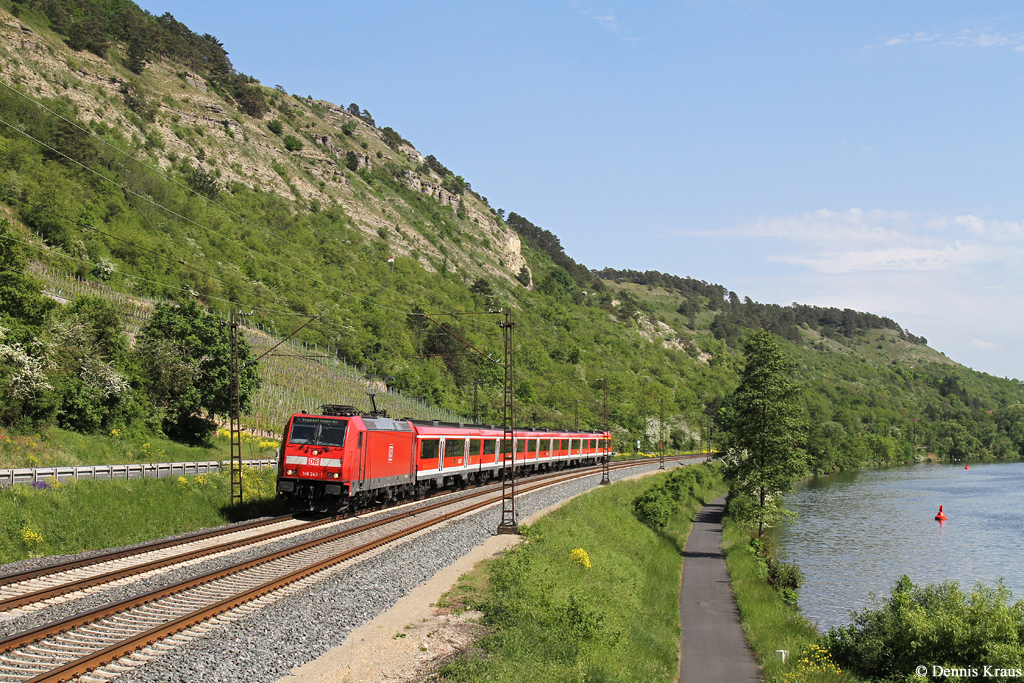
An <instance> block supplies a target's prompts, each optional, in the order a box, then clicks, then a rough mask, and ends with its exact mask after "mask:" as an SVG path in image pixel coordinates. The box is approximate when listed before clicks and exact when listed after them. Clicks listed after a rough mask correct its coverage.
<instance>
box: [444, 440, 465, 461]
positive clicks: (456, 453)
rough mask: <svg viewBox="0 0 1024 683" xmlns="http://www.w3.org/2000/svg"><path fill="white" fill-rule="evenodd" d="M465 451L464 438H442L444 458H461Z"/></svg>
mask: <svg viewBox="0 0 1024 683" xmlns="http://www.w3.org/2000/svg"><path fill="white" fill-rule="evenodd" d="M465 452H466V440H465V439H445V440H444V457H446V458H461V457H462V456H463V454H465Z"/></svg>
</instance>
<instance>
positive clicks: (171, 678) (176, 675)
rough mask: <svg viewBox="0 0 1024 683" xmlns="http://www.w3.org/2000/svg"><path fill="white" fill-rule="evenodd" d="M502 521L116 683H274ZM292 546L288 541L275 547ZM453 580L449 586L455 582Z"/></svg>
mask: <svg viewBox="0 0 1024 683" xmlns="http://www.w3.org/2000/svg"><path fill="white" fill-rule="evenodd" d="M657 468H658V463H657V462H651V463H650V464H644V465H638V466H636V467H632V468H629V469H626V470H620V471H617V472H612V473H611V476H612V479H613V480H615V479H618V478H624V477H629V476H633V475H636V474H640V473H642V472H648V471H651V470H656V469H657ZM599 481H600V474H595V475H593V476H589V477H586V478H584V479H581V480H578V481H574V482H567V483H563V484H558V485H555V486H551V487H548V488H545V489H543V490H541V491H537V492H534V493H529V494H523V495H521V496H519V497H517V499H516V509H517V513H518V516H519V518H520V519H522V518H525V517H526V516H528V515H530V514H533V513H534V512H537V511H539V510H543V509H545V508H547V507H549V506H551V505H553V504H555V503H557V502H559V501H562V500H565V499H566V498H571V497H573V496H576V495H578V494H580V493H584V492H586V491H588V490H590V489H592V488H594V487H595V486H597V485H598V482H599ZM500 517H501V507H500V504H498V505H496V506H491V507H488V508H486V509H485V510H482V511H480V512H476V513H473V514H471V515H468V516H466V517H461V518H458V519H455V520H451V521H449V522H447V523H445V524H443V525H442V526H440V527H439V528H436V529H432V530H427V531H424V532H421V533H419V534H417V535H414V536H413V537H411V538H409V539H408V540H406V541H404V542H400V543H397V544H392V545H389V546H385V547H383V548H381V549H379V550H377V551H374V552H373V553H371V554H369V555H368V556H364V557H363V558H357V559H356V560H352V561H351V562H350V563H348V564H345V565H344V566H342V567H341V568H339V569H336V570H334V571H333V572H327V573H326V574H327V575H326V576H325V578H323V579H322V580H319V581H315V582H312V583H310V584H309V585H306V586H304V587H303V588H301V589H298V590H296V591H294V592H293V593H292V594H290V595H287V596H285V597H283V598H281V599H279V600H275V601H273V602H271V603H270V604H268V605H266V606H264V607H263V608H261V609H258V610H256V611H254V612H252V613H250V614H248V615H245V616H241V617H240V618H238V619H237V620H235V621H233V622H230V623H227V624H224V625H223V626H221V627H219V628H216V629H214V630H212V631H211V632H210V633H209V634H208V635H206V636H205V637H203V638H199V639H196V640H194V641H192V642H190V643H187V644H184V645H182V646H180V647H179V648H178V649H175V650H172V651H170V652H168V653H167V654H165V655H163V656H160V657H156V658H154V659H152V660H151V661H149V662H148V663H146V664H144V665H142V666H140V667H138V668H134V669H132V670H130V671H126V672H125V673H123V674H122V675H121V676H120V677H119V678H118V679H117V680H118V681H120V682H123V683H158V682H159V683H185V682H193V681H195V682H199V681H203V682H207V681H209V682H214V681H222V682H228V681H232V682H234V681H246V682H251V683H260V682H271V681H277V680H278V679H279V678H281V677H283V676H285V675H287V674H288V673H289V672H291V671H292V669H294V668H295V667H297V666H300V665H302V664H305V663H307V662H310V661H312V660H313V659H316V658H317V657H319V656H320V655H322V654H323V653H325V652H327V651H328V650H329V649H331V648H333V647H335V646H337V645H339V644H340V643H341V642H342V641H343V640H344V639H345V637H346V635H347V634H348V633H349V632H350V631H351V630H352V629H353V628H356V627H358V626H360V625H362V624H364V623H366V622H368V621H370V620H371V619H373V618H374V617H375V616H377V615H378V614H380V613H382V612H384V611H385V610H387V609H388V608H389V607H391V606H392V605H393V604H394V603H395V602H396V601H397V600H398V599H399V598H401V597H402V596H403V595H405V594H406V593H408V592H409V591H410V590H412V589H413V588H415V587H416V586H417V585H419V584H420V583H422V582H423V581H426V580H427V579H429V578H430V577H432V576H433V575H434V574H436V573H437V572H438V571H440V570H442V569H444V568H445V567H447V566H449V565H451V564H452V563H453V562H455V560H457V559H458V558H460V557H462V556H463V555H465V554H466V553H467V552H469V551H470V550H471V549H472V548H474V547H475V546H477V545H478V544H480V543H482V542H483V540H484V539H486V538H487V537H489V536H492V535H493V534H494V532H495V529H496V528H497V525H498V522H499V520H500ZM353 523H355V522H354V521H353ZM323 533H326V531H325V532H323ZM311 535H315V534H311ZM294 542H295V541H294V540H290V541H288V542H287V543H282V545H286V544H289V545H290V544H292V543H294ZM271 546H273V544H271ZM266 552H267V547H263V548H260V549H258V550H252V551H248V552H247V551H242V552H239V553H234V554H232V555H231V556H230V557H225V558H218V559H215V560H210V561H208V562H202V563H199V564H196V565H193V566H191V567H183V568H180V569H176V570H174V571H171V572H167V573H165V574H161V575H159V576H155V577H150V578H149V579H146V580H141V581H137V582H135V583H133V584H131V585H128V586H122V587H118V588H115V589H113V590H109V591H104V592H102V593H99V594H96V595H90V596H87V597H85V598H83V599H81V600H76V601H73V602H69V603H65V604H62V605H55V606H53V607H50V608H47V609H45V610H41V611H39V612H35V613H31V614H27V615H25V616H23V617H19V618H17V619H14V620H11V621H9V622H7V623H3V622H0V633H3V634H9V633H13V632H17V631H21V630H25V629H26V628H29V627H31V626H33V625H36V624H38V623H44V622H49V621H52V620H54V619H57V618H61V616H67V615H68V614H70V613H72V612H78V611H80V610H81V609H82V606H83V605H84V604H91V603H93V602H95V603H96V604H100V603H109V602H111V601H113V600H116V599H122V598H123V597H128V596H129V595H137V594H140V593H143V592H146V591H148V590H152V589H153V588H155V587H156V586H157V585H167V584H170V583H173V582H175V581H181V580H184V579H186V578H189V577H193V576H196V575H198V574H201V573H204V572H207V571H211V570H212V569H214V568H216V567H219V566H224V565H227V564H231V563H234V562H237V561H239V560H241V559H243V558H245V557H247V555H248V554H252V555H253V556H255V555H263V554H265V553H266ZM456 578H457V577H452V579H453V581H454V580H455V579H456Z"/></svg>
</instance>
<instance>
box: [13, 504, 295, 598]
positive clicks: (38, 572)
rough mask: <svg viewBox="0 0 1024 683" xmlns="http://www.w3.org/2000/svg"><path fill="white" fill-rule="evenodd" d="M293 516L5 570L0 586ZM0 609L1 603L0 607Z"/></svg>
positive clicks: (214, 536) (171, 546)
mask: <svg viewBox="0 0 1024 683" xmlns="http://www.w3.org/2000/svg"><path fill="white" fill-rule="evenodd" d="M294 518H295V515H294V514H288V515H282V516H280V517H273V518H271V519H264V520H258V521H254V522H245V523H244V524H236V525H235V526H231V527H224V528H220V529H213V530H211V531H203V532H200V533H197V534H193V535H191V536H187V537H185V538H175V539H169V540H166V539H164V540H156V541H149V542H147V543H142V544H140V545H137V546H133V547H132V548H127V549H124V550H111V551H108V552H105V553H101V554H98V555H92V556H90V557H84V558H82V559H79V560H72V561H70V562H62V563H60V564H52V565H50V566H48V567H42V568H40V569H29V570H26V571H23V572H18V573H17V574H7V575H6V576H0V588H3V587H4V586H8V585H10V584H12V583H21V582H22V581H29V580H31V579H38V578H42V577H44V576H49V575H51V574H58V573H60V572H66V571H71V570H73V569H81V568H82V567H88V566H91V565H94V564H103V563H104V562H112V561H114V560H121V559H124V558H126V557H132V556H133V555H142V554H144V553H148V552H153V551H155V550H163V549H164V548H173V547H174V546H176V545H186V544H188V543H194V542H195V541H203V540H206V539H209V538H216V537H217V536H224V535H227V534H233V533H235V532H238V531H247V530H248V529H253V528H257V527H260V526H267V525H269V524H276V523H278V522H283V521H287V520H289V519H294ZM0 604H2V603H0ZM0 611H2V607H0Z"/></svg>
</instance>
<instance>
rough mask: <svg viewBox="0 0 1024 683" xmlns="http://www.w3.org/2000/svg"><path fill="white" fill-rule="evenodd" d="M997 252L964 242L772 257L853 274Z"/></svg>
mask: <svg viewBox="0 0 1024 683" xmlns="http://www.w3.org/2000/svg"><path fill="white" fill-rule="evenodd" d="M997 258H998V253H997V252H993V250H991V249H987V248H985V247H982V246H979V245H962V244H957V245H955V246H951V247H946V248H944V249H918V248H914V247H899V248H893V249H876V250H871V251H846V252H840V251H836V252H826V253H821V254H813V255H801V254H791V255H783V256H775V257H771V258H770V260H773V261H780V262H782V263H790V264H794V265H803V266H807V267H809V268H812V269H814V270H816V271H818V272H819V273H851V272H858V271H878V270H897V271H922V270H940V271H941V270H951V269H956V268H959V267H962V266H973V265H976V264H980V263H986V262H992V261H995V260H997Z"/></svg>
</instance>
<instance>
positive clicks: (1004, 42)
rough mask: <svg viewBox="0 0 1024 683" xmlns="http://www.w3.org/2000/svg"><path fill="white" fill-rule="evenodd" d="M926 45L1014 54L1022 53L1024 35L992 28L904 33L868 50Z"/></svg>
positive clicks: (879, 42) (886, 39)
mask: <svg viewBox="0 0 1024 683" xmlns="http://www.w3.org/2000/svg"><path fill="white" fill-rule="evenodd" d="M915 43H917V44H920V43H928V44H932V45H939V46H941V47H949V48H972V47H974V48H987V47H1009V48H1012V49H1013V50H1014V51H1016V52H1024V33H1002V32H1000V31H996V30H993V29H992V28H966V29H963V30H961V31H959V32H957V33H952V34H948V35H947V34H943V33H926V32H924V31H918V32H917V33H906V34H903V35H898V36H891V37H889V38H882V39H880V40H879V41H878V42H877V43H875V44H873V45H868V46H867V47H868V48H873V47H879V46H885V47H892V46H897V45H910V44H915Z"/></svg>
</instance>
